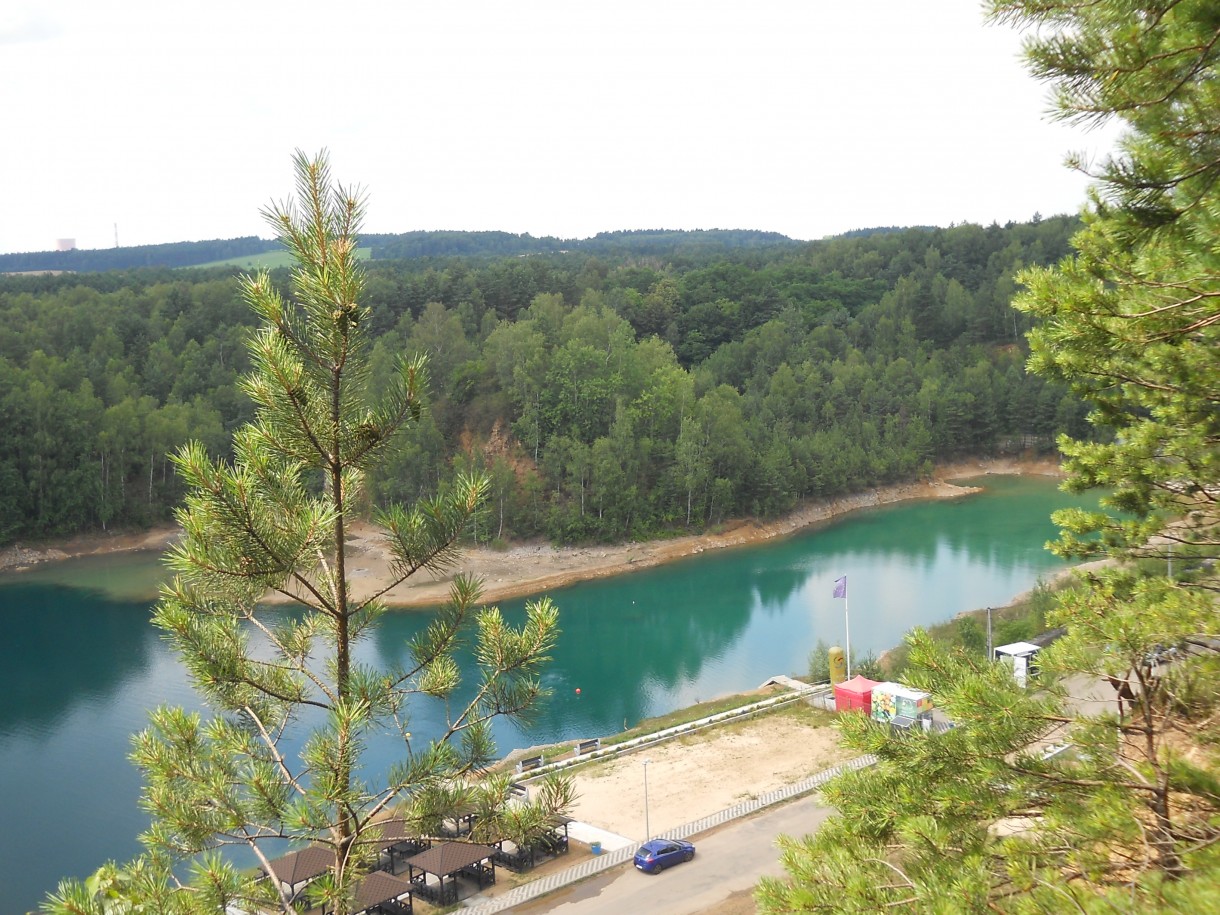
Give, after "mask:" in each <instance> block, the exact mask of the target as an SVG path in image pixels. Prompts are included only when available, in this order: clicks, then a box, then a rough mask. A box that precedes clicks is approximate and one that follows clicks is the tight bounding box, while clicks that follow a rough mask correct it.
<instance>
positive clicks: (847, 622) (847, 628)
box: [843, 591, 851, 680]
mask: <svg viewBox="0 0 1220 915" xmlns="http://www.w3.org/2000/svg"><path fill="white" fill-rule="evenodd" d="M843 632H844V634H846V636H847V679H848V680H850V679H851V614H850V613H848V612H847V592H846V591H844V592H843Z"/></svg>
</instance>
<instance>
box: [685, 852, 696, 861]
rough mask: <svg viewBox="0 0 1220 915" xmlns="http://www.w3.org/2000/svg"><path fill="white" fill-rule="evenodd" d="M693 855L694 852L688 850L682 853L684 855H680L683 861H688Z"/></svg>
mask: <svg viewBox="0 0 1220 915" xmlns="http://www.w3.org/2000/svg"><path fill="white" fill-rule="evenodd" d="M693 857H695V853H694V852H693V851H688V852H687V853H686V854H684V855H683V856H682V860H683V861H689V860H690V859H691V858H693Z"/></svg>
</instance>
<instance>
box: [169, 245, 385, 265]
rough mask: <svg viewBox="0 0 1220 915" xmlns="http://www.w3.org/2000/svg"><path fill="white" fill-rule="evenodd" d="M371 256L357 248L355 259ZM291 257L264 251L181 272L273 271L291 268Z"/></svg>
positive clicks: (364, 250)
mask: <svg viewBox="0 0 1220 915" xmlns="http://www.w3.org/2000/svg"><path fill="white" fill-rule="evenodd" d="M372 254H373V249H372V248H357V249H356V257H358V258H359V259H360V260H362V261H366V260H368V259H369V258H370V257H371V256H372ZM292 265H293V260H292V255H291V254H289V253H288V252H287V251H264V252H263V253H262V254H243V255H241V256H240V257H228V258H225V259H224V260H222V261H211V262H209V263H206V264H193V265H192V266H190V267H182V268H180V269H182V270H199V269H202V268H205V267H242V268H243V269H246V270H257V269H259V268H260V267H265V268H266V269H268V270H274V269H275V268H276V267H291V266H292Z"/></svg>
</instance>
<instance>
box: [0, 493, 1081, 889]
mask: <svg viewBox="0 0 1220 915" xmlns="http://www.w3.org/2000/svg"><path fill="white" fill-rule="evenodd" d="M973 482H975V483H977V484H978V485H982V486H984V487H985V491H984V492H982V493H979V494H977V495H972V496H967V497H963V498H960V499H951V500H934V501H924V502H908V503H901V504H898V505H894V506H888V507H885V508H878V509H868V510H864V511H859V512H854V513H852V514H850V515H845V516H842V517H841V518H840V519H837V520H835V521H834V522H833V523H828V524H824V525H820V526H817V527H814V528H810V529H808V530H806V531H804V532H802V533H801V534H798V535H795V536H792V537H789V538H786V539H783V540H780V541H772V542H769V543H766V544H762V545H758V546H751V547H742V548H738V549H732V550H721V551H714V552H709V553H704V554H701V555H699V556H697V557H692V558H689V559H686V560H682V561H680V562H675V563H671V564H669V565H665V566H662V567H659V568H654V569H649V570H645V571H640V572H636V573H632V574H629V575H624V576H620V577H617V578H613V579H608V580H606V579H603V580H599V581H596V582H589V583H585V584H580V585H575V586H572V587H569V588H564V589H561V590H557V591H553V592H550V594H551V597H552V598H553V599H554V600H555V601H556V603H557V604H558V606H559V608H560V614H561V616H560V620H561V626H562V630H563V632H562V635H561V637H560V641H559V644H558V647H557V649H556V651H555V654H554V661H553V663H552V664H551V665H550V666H549V669H548V671H547V674H546V678H545V680H546V685H547V686H549V687H550V688H551V689H552V690H553V695H552V696H551V698H550V699H549V700H548V701H547V702H546V703H545V704H544V706H543V707H542V708H541V709H540V710H539V712H538V714H537V716H536V718H535V720H534V722H533V723H532V724H531V725H530V726H529V727H528V728H518V727H516V726H514V725H511V724H503V723H502V724H501V725H500V726H499V727H498V728H497V731H496V737H497V740H498V744H499V747H500V749H501V751H503V752H508V751H509V750H512V749H515V748H520V747H526V746H532V745H536V744H543V743H551V742H556V741H561V740H575V739H579V738H587V737H595V736H601V735H607V734H611V733H615V732H618V731H620V730H623V729H624V728H625V727H630V726H633V725H634V724H636V723H637V722H638V721H640V720H641V719H643V718H647V717H650V716H653V715H657V714H662V713H665V712H668V711H672V710H673V709H676V708H680V707H682V706H685V705H689V704H691V703H694V702H696V701H699V700H702V699H711V698H714V697H716V696H719V695H723V694H725V693H731V692H735V691H739V690H745V689H753V688H754V687H757V686H758V685H759V684H761V683H762V682H763V681H764V680H766V679H767V678H768V677H770V676H772V675H774V674H794V673H795V674H800V673H802V672H803V671H805V670H806V669H807V666H808V665H807V660H808V656H809V652H810V650H811V649H812V648H813V647H814V645H815V643H816V642H817V641H818V640H819V639H821V640H823V641H825V642H827V643H828V644H842V642H843V639H844V617H845V610H846V612H847V613H848V614H849V615H850V626H851V646H852V650H853V652H854V653H855V654H856V655H857V656H862V655H866V654H869V653H873V654H879V653H880V652H882V651H884V650H885V649H887V648H890V647H893V646H894V645H896V644H898V643H899V642H900V641H901V639H902V636H903V634H904V633H905V632H906V631H907V630H909V629H910V628H912V627H913V626H919V625H928V624H933V623H938V622H942V621H944V620H947V619H951V618H952V617H954V616H955V615H956V614H958V613H960V612H961V611H964V610H972V609H977V608H981V607H986V606H999V605H1002V604H1005V603H1007V602H1008V601H1009V600H1011V599H1012V598H1013V597H1014V596H1015V595H1016V594H1018V593H1020V592H1023V591H1026V590H1028V589H1029V588H1031V587H1033V586H1034V585H1035V584H1036V583H1037V582H1038V581H1039V580H1042V579H1045V578H1047V577H1049V576H1050V575H1052V574H1054V573H1055V572H1057V571H1058V570H1060V569H1061V568H1063V563H1062V562H1061V561H1060V560H1058V559H1056V558H1055V557H1054V556H1052V555H1051V554H1050V553H1049V552H1047V551H1046V550H1045V549H1044V544H1045V543H1046V541H1048V540H1050V539H1052V538H1053V537H1054V536H1055V528H1054V526H1053V525H1052V524H1051V523H1050V513H1051V512H1052V511H1053V510H1054V509H1056V508H1061V507H1065V506H1068V505H1092V504H1095V501H1096V500H1095V499H1089V498H1083V497H1074V496H1068V495H1065V494H1063V493H1061V492H1059V490H1058V488H1057V486H1056V484H1055V483H1054V482H1053V481H1051V480H1049V479H1047V478H1043V477H1011V476H988V477H985V478H980V479H979V480H976V481H973ZM843 575H846V576H847V578H848V595H847V602H846V607H845V605H844V604H845V602H844V601H843V600H836V599H834V598H832V596H831V595H832V590H833V586H834V581H835V579H837V578H839V577H840V576H843ZM158 576H159V565H158V561H157V557H156V556H155V555H150V554H132V555H123V556H109V557H98V558H90V559H86V560H73V561H69V562H63V563H58V564H54V565H48V566H43V567H39V568H37V569H34V570H32V571H30V572H26V573H20V574H9V575H3V576H0V622H2V624H3V632H4V633H5V638H4V641H3V643H0V695H2V696H4V697H5V701H4V702H3V704H0V822H3V823H4V824H5V826H6V828H5V829H4V830H2V831H0V898H3V899H4V900H5V911H25V910H27V909H30V908H33V907H34V906H36V905H37V904H38V903H39V902H40V900H41V899H42V898H43V895H44V894H45V893H46V892H47V891H50V890H52V889H53V888H54V887H55V884H56V882H57V880H58V879H59V878H61V877H63V876H65V875H72V876H85V875H87V874H89V873H90V872H91V871H92V870H93V869H95V868H96V867H98V866H99V865H101V864H102V863H104V862H105V861H106V860H107V859H116V860H125V859H127V858H129V857H131V856H132V855H134V854H135V853H137V852H138V851H139V845H138V843H137V841H136V836H137V834H138V833H139V831H140V830H141V829H142V828H144V826H145V825H146V822H147V821H146V818H145V817H144V815H143V814H142V813H141V812H140V811H139V809H138V807H137V799H138V797H139V788H140V779H139V774H138V773H137V772H136V770H135V769H134V768H133V767H132V766H131V765H130V764H129V763H128V762H127V759H126V756H127V752H128V748H129V739H130V735H131V734H133V733H134V732H136V731H138V730H139V729H140V728H142V727H143V726H144V724H145V720H146V714H147V711H148V709H150V708H152V707H154V706H156V705H157V704H159V703H166V702H168V703H172V704H180V705H186V706H193V707H194V706H197V705H198V703H197V701H196V699H195V698H194V694H193V693H192V691H191V689H190V687H189V685H188V683H187V680H186V677H185V674H184V673H183V670H182V668H181V667H180V665H179V664H178V662H177V660H176V658H175V657H174V656H173V655H172V654H171V653H170V652H169V651H168V650H167V648H166V646H165V645H164V644H163V643H162V642H161V640H160V638H159V637H158V635H157V633H156V631H155V630H154V629H153V628H152V626H151V625H150V624H149V622H148V615H149V600H150V598H149V595H150V594H151V593H152V591H153V589H154V587H155V583H156V581H157V578H158ZM524 603H525V601H524V600H515V601H509V602H505V603H503V604H501V607H502V608H503V610H504V611H505V614H506V615H507V616H508V618H509V619H510V621H519V620H520V619H521V618H522V616H523V607H524ZM428 618H429V614H428V613H427V612H426V611H404V612H402V613H396V614H393V615H391V616H390V617H389V619H388V620H387V622H386V624H385V625H384V626H382V627H381V628H380V629H379V630H378V632H377V633H376V634H375V636H374V637H372V638H371V639H370V640H368V641H367V642H366V643H364V644H363V645H362V647H361V656H362V660H365V661H367V662H370V663H374V664H384V663H389V662H390V661H391V660H393V659H395V658H397V657H399V656H400V655H401V654H402V652H403V643H404V641H405V640H406V639H407V638H409V637H410V636H411V635H412V634H413V633H414V632H416V631H418V629H420V628H421V627H423V626H424V625H426V623H427V621H428ZM466 660H468V659H466ZM577 689H579V690H580V692H579V694H578V693H577V692H576V690H577ZM442 714H443V710H442V709H441V708H440V707H439V706H437V705H428V704H421V705H419V706H417V707H416V709H415V714H414V717H413V721H412V730H413V731H414V732H415V733H416V734H417V735H419V734H425V733H428V732H430V731H432V730H433V729H435V728H436V727H438V726H439V722H440V721H441V716H442ZM395 752H396V747H395V746H394V744H393V743H392V742H390V741H388V740H387V741H386V742H385V743H384V745H377V744H374V745H373V746H372V747H371V748H370V753H369V757H368V761H367V765H368V768H369V772H368V773H367V774H368V775H370V776H372V777H375V776H376V773H377V772H378V771H379V770H381V769H383V768H384V767H385V766H386V765H387V764H388V762H389V761H390V760H391V759H392V758H393V756H394V754H395Z"/></svg>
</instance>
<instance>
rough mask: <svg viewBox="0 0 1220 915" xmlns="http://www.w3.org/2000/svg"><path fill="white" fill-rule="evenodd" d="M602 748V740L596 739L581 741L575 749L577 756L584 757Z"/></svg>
mask: <svg viewBox="0 0 1220 915" xmlns="http://www.w3.org/2000/svg"><path fill="white" fill-rule="evenodd" d="M601 748H602V739H601V738H600V737H594V738H593V739H592V740H582V741H579V742H578V743H577V744H576V746H575V747H574V748H573V749H574V750H575V753H576V755H577V756H584V755H585V754H586V753H592V752H593V751H594V750H600V749H601Z"/></svg>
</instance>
